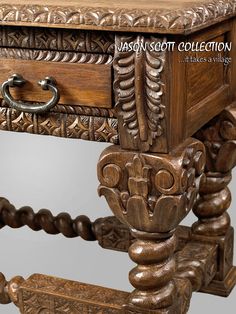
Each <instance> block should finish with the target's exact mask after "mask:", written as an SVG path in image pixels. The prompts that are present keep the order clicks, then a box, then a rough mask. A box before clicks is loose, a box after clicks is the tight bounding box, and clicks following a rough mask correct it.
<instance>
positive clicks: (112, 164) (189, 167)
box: [98, 140, 205, 232]
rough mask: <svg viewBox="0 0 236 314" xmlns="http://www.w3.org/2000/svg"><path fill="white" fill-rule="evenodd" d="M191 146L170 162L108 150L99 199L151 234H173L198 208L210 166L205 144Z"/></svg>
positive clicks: (102, 163) (165, 157) (100, 173)
mask: <svg viewBox="0 0 236 314" xmlns="http://www.w3.org/2000/svg"><path fill="white" fill-rule="evenodd" d="M187 142H188V143H185V144H184V145H183V146H182V147H179V150H177V151H176V152H175V154H174V156H173V157H171V158H169V157H168V155H155V154H153V155H151V154H140V153H134V152H127V151H126V152H124V151H122V150H121V149H120V148H116V147H115V148H114V147H110V148H108V149H107V150H105V152H104V153H103V155H102V156H101V159H100V161H99V165H98V177H99V180H100V183H101V185H100V187H99V194H100V195H104V196H105V197H106V199H107V201H108V204H109V205H110V207H111V209H112V210H113V212H114V214H115V215H116V217H118V218H119V219H120V220H121V221H123V222H124V223H126V224H128V225H129V226H130V227H131V228H134V229H137V230H141V231H146V232H169V231H170V230H171V229H173V228H175V227H176V226H177V225H178V223H179V222H180V221H181V220H182V219H183V218H184V217H185V215H186V214H187V213H188V211H189V210H190V209H191V208H192V206H193V203H194V201H195V199H196V196H197V193H198V188H199V182H200V179H201V174H202V173H203V170H204V164H205V158H204V148H203V146H202V144H200V143H199V142H195V141H192V140H190V142H189V141H187ZM121 157H122V158H121ZM114 178H116V179H115V180H114ZM170 217H171V219H170Z"/></svg>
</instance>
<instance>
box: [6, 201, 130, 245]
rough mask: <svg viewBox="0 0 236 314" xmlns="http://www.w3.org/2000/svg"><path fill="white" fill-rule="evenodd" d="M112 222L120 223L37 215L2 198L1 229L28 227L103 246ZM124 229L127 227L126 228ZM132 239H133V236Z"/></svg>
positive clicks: (40, 212) (81, 217) (68, 216)
mask: <svg viewBox="0 0 236 314" xmlns="http://www.w3.org/2000/svg"><path fill="white" fill-rule="evenodd" d="M111 220H112V221H114V222H116V223H117V224H118V223H119V221H118V220H117V219H116V218H115V217H106V218H99V219H97V220H95V221H94V222H91V221H90V219H89V218H88V217H87V216H85V215H80V216H78V217H76V218H75V219H72V218H71V216H70V215H69V214H68V213H60V214H58V215H57V216H53V214H52V213H51V212H50V211H49V210H48V209H41V210H39V211H38V212H37V213H35V212H34V211H33V209H32V208H31V207H29V206H24V207H21V208H20V209H18V210H17V209H16V208H15V207H14V206H13V205H12V204H11V203H10V202H9V201H8V200H7V199H5V198H0V229H1V228H3V227H4V226H9V227H11V228H21V227H23V226H28V227H29V228H30V229H32V230H34V231H39V230H44V231H45V232H46V233H49V234H59V233H61V234H63V235H64V236H65V237H68V238H75V237H81V238H83V239H84V240H87V241H95V240H98V242H99V244H100V245H101V246H102V244H103V239H104V232H105V231H106V230H107V229H110V221H111ZM120 225H121V223H119V225H118V228H119V227H120ZM118 228H117V230H118ZM124 228H126V227H125V226H124ZM127 232H128V230H127ZM130 238H132V236H131V235H130ZM124 240H126V238H125V237H124V235H122V234H121V235H120V241H121V242H124ZM126 245H127V243H126ZM123 251H124V250H123Z"/></svg>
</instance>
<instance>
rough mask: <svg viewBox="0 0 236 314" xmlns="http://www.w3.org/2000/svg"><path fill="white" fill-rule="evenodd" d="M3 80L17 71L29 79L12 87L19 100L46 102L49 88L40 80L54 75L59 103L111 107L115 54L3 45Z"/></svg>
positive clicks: (0, 59) (0, 78)
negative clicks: (30, 48)
mask: <svg viewBox="0 0 236 314" xmlns="http://www.w3.org/2000/svg"><path fill="white" fill-rule="evenodd" d="M0 67H1V71H0V82H1V83H3V82H4V81H6V80H7V79H8V78H9V77H10V76H11V75H12V74H14V73H18V74H20V75H22V76H23V77H24V79H25V80H26V81H27V82H26V84H24V86H23V87H15V88H14V89H11V94H12V96H13V97H14V98H15V99H17V100H24V101H32V102H46V101H48V100H49V99H50V97H51V96H50V92H48V91H43V90H42V89H41V88H40V86H38V84H37V82H38V81H40V80H42V79H44V78H45V77H47V76H50V77H53V78H54V79H55V80H56V82H57V87H58V90H59V92H60V101H59V103H60V104H63V105H74V106H78V105H80V106H89V107H97V108H111V107H112V56H110V55H106V54H90V53H74V52H58V51H40V50H27V49H19V48H0Z"/></svg>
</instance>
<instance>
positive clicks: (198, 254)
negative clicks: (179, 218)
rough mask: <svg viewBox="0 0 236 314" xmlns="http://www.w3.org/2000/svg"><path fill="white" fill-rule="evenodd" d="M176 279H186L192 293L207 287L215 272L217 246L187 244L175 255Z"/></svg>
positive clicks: (195, 243)
mask: <svg viewBox="0 0 236 314" xmlns="http://www.w3.org/2000/svg"><path fill="white" fill-rule="evenodd" d="M176 262H177V271H176V275H175V276H177V277H181V278H187V279H189V280H190V282H191V284H192V289H193V291H198V290H199V289H200V288H201V287H203V286H207V285H208V284H209V283H210V282H211V281H212V279H213V278H214V276H215V274H216V271H217V245H214V244H205V243H202V244H201V243H197V242H189V243H188V244H187V245H186V246H185V247H184V248H183V250H181V251H179V252H178V253H177V254H176Z"/></svg>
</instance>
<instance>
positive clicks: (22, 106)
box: [1, 74, 60, 113]
mask: <svg viewBox="0 0 236 314" xmlns="http://www.w3.org/2000/svg"><path fill="white" fill-rule="evenodd" d="M25 83H26V80H25V79H24V78H23V76H22V75H20V74H13V75H12V76H10V77H9V78H8V80H7V81H5V82H4V83H3V84H2V87H1V91H2V97H3V99H4V100H5V101H6V103H7V104H8V105H9V106H10V107H11V108H13V109H16V110H19V111H23V112H28V113H43V112H45V111H48V110H49V109H51V108H52V107H54V106H55V105H56V104H57V103H58V102H59V99H60V92H59V90H58V88H57V86H56V80H55V79H54V78H53V77H45V79H43V80H41V81H38V85H40V86H41V88H42V89H43V90H50V91H51V92H52V94H53V96H52V98H51V99H50V100H49V101H48V102H47V103H45V104H41V103H34V104H31V103H24V102H23V101H16V100H15V99H13V97H12V96H11V93H10V87H15V86H18V87H19V86H23V85H24V84H25Z"/></svg>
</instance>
